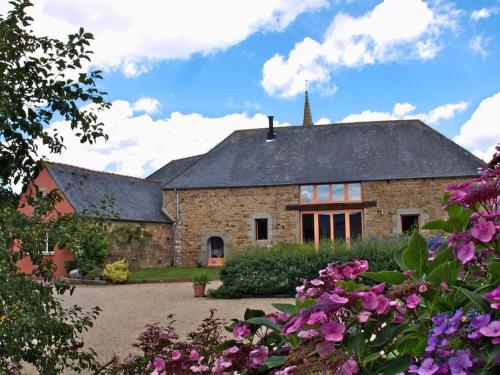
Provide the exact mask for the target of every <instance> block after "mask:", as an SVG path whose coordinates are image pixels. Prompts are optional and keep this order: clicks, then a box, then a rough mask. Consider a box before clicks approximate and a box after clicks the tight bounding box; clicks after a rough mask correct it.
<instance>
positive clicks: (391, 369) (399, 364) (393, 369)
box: [380, 355, 411, 375]
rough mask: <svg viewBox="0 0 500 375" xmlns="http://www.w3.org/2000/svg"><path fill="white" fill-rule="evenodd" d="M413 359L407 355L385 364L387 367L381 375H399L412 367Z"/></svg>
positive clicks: (383, 368) (384, 367)
mask: <svg viewBox="0 0 500 375" xmlns="http://www.w3.org/2000/svg"><path fill="white" fill-rule="evenodd" d="M410 363H411V357H410V356H409V355H405V356H403V357H398V358H395V359H392V360H390V361H388V362H386V363H385V365H384V366H383V367H382V368H381V370H382V371H380V373H381V374H384V375H392V374H397V373H398V372H404V371H406V370H408V367H410Z"/></svg>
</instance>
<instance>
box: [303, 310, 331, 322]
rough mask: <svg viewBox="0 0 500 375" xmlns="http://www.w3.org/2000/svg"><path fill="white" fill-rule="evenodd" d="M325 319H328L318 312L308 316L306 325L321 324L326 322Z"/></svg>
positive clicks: (323, 313) (321, 312)
mask: <svg viewBox="0 0 500 375" xmlns="http://www.w3.org/2000/svg"><path fill="white" fill-rule="evenodd" d="M327 319H328V318H327V316H326V314H325V312H324V311H318V312H315V313H312V314H311V315H309V318H308V319H307V324H309V325H313V324H316V323H323V322H326V320H327Z"/></svg>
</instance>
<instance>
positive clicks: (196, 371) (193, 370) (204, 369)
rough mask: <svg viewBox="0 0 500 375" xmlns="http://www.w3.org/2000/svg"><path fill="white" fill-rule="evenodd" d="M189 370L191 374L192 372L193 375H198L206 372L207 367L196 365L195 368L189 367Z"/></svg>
mask: <svg viewBox="0 0 500 375" xmlns="http://www.w3.org/2000/svg"><path fill="white" fill-rule="evenodd" d="M189 369H190V370H191V371H192V372H194V373H195V374H198V373H202V372H205V371H208V366H207V365H197V366H191V367H190V368H189Z"/></svg>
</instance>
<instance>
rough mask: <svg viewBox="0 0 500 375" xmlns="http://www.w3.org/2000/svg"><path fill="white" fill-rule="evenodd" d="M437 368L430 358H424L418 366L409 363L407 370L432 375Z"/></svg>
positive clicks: (421, 374)
mask: <svg viewBox="0 0 500 375" xmlns="http://www.w3.org/2000/svg"><path fill="white" fill-rule="evenodd" d="M438 370H439V366H438V365H437V364H436V362H434V360H433V359H432V358H426V359H424V360H423V361H422V365H421V366H420V367H418V366H416V365H411V366H410V368H409V369H408V372H411V373H414V374H418V375H432V374H435V373H436V372H437V371H438Z"/></svg>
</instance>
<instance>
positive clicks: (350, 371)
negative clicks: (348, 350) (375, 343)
mask: <svg viewBox="0 0 500 375" xmlns="http://www.w3.org/2000/svg"><path fill="white" fill-rule="evenodd" d="M358 371H359V367H358V363H357V362H356V361H355V360H354V359H352V358H350V359H348V360H347V361H345V362H344V363H343V364H342V366H340V371H339V374H340V375H354V374H357V373H358Z"/></svg>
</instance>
